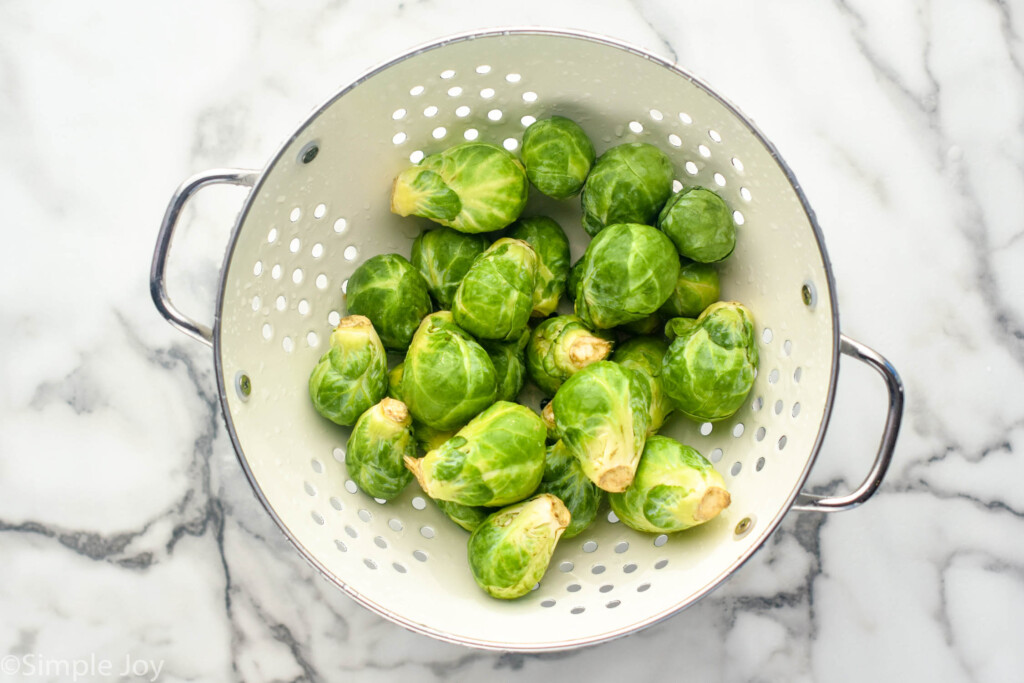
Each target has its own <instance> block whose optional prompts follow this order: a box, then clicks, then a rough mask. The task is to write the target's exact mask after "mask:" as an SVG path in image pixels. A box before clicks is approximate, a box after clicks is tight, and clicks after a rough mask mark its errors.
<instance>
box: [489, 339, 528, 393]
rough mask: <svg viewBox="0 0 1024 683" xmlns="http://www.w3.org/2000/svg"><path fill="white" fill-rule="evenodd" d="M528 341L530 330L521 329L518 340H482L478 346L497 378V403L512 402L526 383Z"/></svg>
mask: <svg viewBox="0 0 1024 683" xmlns="http://www.w3.org/2000/svg"><path fill="white" fill-rule="evenodd" d="M529 340H530V328H525V329H523V331H522V333H521V334H520V335H519V338H518V339H516V340H514V341H510V342H492V341H486V340H482V341H481V342H480V345H481V346H483V347H484V350H485V351H487V355H488V356H490V357H491V362H492V363H493V364H494V373H495V376H496V378H497V386H498V393H497V395H496V398H497V400H499V401H514V400H515V399H516V397H517V396H519V392H520V391H522V390H523V383H524V382H525V381H526V353H525V348H526V343H527V342H528V341H529Z"/></svg>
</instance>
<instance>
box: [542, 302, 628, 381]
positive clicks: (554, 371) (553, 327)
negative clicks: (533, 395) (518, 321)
mask: <svg viewBox="0 0 1024 683" xmlns="http://www.w3.org/2000/svg"><path fill="white" fill-rule="evenodd" d="M611 352H612V340H611V336H609V335H608V334H607V333H606V332H599V333H596V334H595V333H594V332H591V331H590V330H589V329H587V326H586V325H584V324H583V321H582V320H580V319H579V318H577V317H576V316H574V315H560V316H557V317H554V318H548V319H547V320H544V321H543V322H541V323H540V324H539V325H537V327H535V328H534V330H533V333H532V334H531V335H530V342H529V343H528V344H527V345H526V369H527V372H529V374H530V379H532V380H533V383H534V384H536V385H537V388H539V389H540V390H541V391H543V392H544V393H545V394H547V395H548V396H554V395H555V392H556V391H558V387H560V386H562V382H564V381H565V380H567V379H569V377H570V375H572V374H574V373H576V372H578V371H580V370H582V369H583V368H585V367H587V366H588V365H590V364H591V363H596V362H597V361H599V360H604V359H605V358H607V357H608V354H610V353H611Z"/></svg>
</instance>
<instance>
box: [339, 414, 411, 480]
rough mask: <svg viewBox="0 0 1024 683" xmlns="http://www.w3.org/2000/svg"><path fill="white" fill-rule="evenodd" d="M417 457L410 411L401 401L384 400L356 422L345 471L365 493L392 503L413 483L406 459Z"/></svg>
mask: <svg viewBox="0 0 1024 683" xmlns="http://www.w3.org/2000/svg"><path fill="white" fill-rule="evenodd" d="M415 455H416V444H415V442H414V441H413V438H412V418H411V417H410V416H409V410H408V409H407V408H406V407H405V404H404V403H402V402H401V401H395V400H393V399H390V398H384V399H382V400H381V402H380V403H378V404H377V405H375V406H373V407H372V408H370V409H369V410H367V411H366V412H365V413H363V414H362V415H360V416H359V419H358V420H356V425H355V427H353V428H352V433H351V434H350V435H349V437H348V446H347V447H346V450H345V467H346V468H347V469H348V474H349V476H350V477H352V481H354V482H355V483H356V484H358V485H359V488H361V489H362V490H363V491H365V492H366V493H368V494H370V495H371V496H373V497H374V498H382V499H384V500H391V499H392V498H394V497H395V496H397V495H398V494H399V493H401V492H402V489H404V488H405V487H406V485H407V484H408V483H409V482H410V481H411V480H412V473H411V472H410V471H409V470H408V469H406V467H405V458H406V457H414V456H415Z"/></svg>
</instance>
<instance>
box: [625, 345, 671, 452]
mask: <svg viewBox="0 0 1024 683" xmlns="http://www.w3.org/2000/svg"><path fill="white" fill-rule="evenodd" d="M666 351H668V342H666V341H665V340H664V339H659V338H658V337H633V338H632V339H630V340H628V341H625V342H623V343H622V344H621V345H620V346H619V347H618V348H616V349H615V353H613V354H612V358H611V359H612V361H613V362H615V363H618V364H619V365H621V366H623V367H626V368H629V369H630V370H636V371H637V372H640V373H641V374H643V376H644V377H645V378H646V379H647V382H648V383H649V384H650V387H651V424H650V425H648V427H647V435H648V436H650V435H651V434H654V433H655V432H657V431H658V430H659V429H661V426H662V425H663V424H665V418H667V417H668V416H669V414H671V413H672V411H673V410H674V409H675V407H674V406H673V405H672V402H671V401H670V400H669V398H668V396H667V395H666V394H665V387H663V386H662V384H661V363H662V360H664V358H665V352H666Z"/></svg>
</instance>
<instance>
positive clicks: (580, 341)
mask: <svg viewBox="0 0 1024 683" xmlns="http://www.w3.org/2000/svg"><path fill="white" fill-rule="evenodd" d="M611 352H612V343H611V342H610V341H608V340H607V339H601V338H600V337H591V336H590V335H585V336H582V337H577V338H576V339H575V340H573V342H572V345H571V346H570V347H569V360H570V361H571V362H572V364H573V365H574V366H575V367H576V369H577V370H582V369H583V368H585V367H587V366H588V365H590V364H591V363H596V362H597V361H599V360H604V359H605V358H607V357H608V354H610V353H611Z"/></svg>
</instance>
